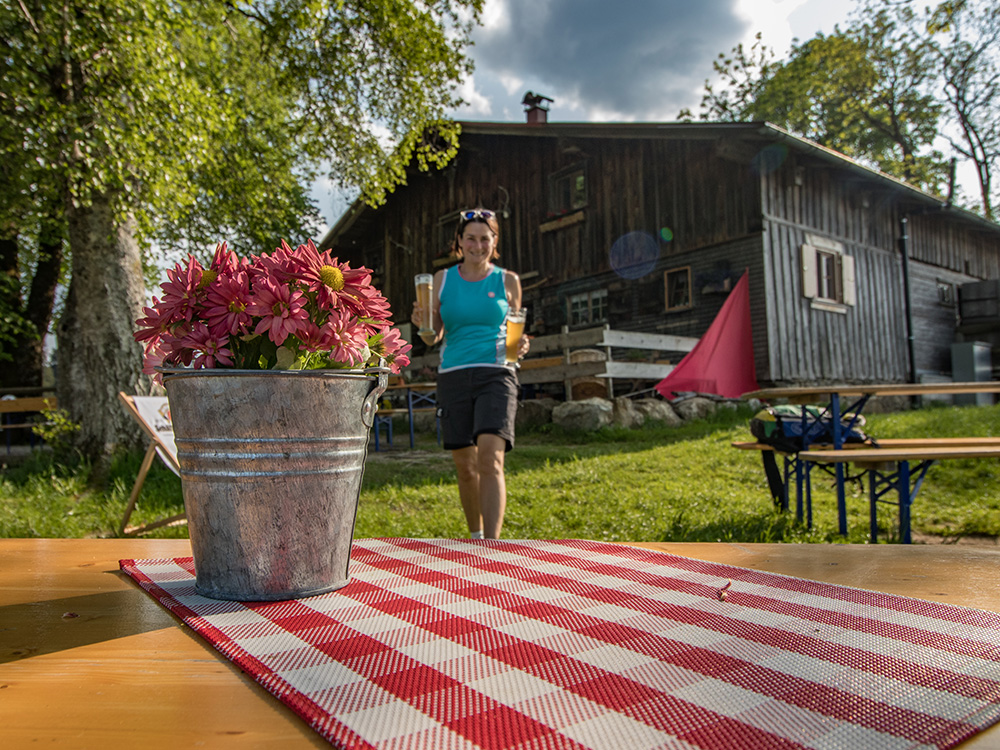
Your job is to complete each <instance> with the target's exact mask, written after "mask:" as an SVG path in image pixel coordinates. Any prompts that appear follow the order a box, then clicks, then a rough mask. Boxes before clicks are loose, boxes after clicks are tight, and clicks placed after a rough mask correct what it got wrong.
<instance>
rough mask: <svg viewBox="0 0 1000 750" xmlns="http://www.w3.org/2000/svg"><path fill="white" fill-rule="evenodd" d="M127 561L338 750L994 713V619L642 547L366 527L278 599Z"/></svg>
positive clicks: (952, 740)
mask: <svg viewBox="0 0 1000 750" xmlns="http://www.w3.org/2000/svg"><path fill="white" fill-rule="evenodd" d="M121 566H122V569H123V570H124V571H125V572H127V573H128V574H129V575H130V576H132V577H133V578H134V579H135V580H136V581H137V582H138V583H139V584H140V585H141V586H142V587H143V588H144V589H146V590H147V591H148V592H149V593H150V594H151V595H152V596H154V597H155V598H156V599H157V600H158V601H159V602H160V603H161V604H163V605H164V606H165V607H167V608H169V609H170V610H171V611H172V612H173V613H174V614H176V615H177V616H178V617H180V618H182V619H183V620H184V622H185V623H186V624H188V625H189V626H190V627H192V628H194V629H195V630H196V631H197V632H198V633H199V634H200V635H201V636H202V637H204V638H205V639H206V640H207V641H209V642H210V643H211V644H212V645H213V646H215V648H217V649H218V650H219V651H221V652H222V653H223V654H224V655H225V656H226V657H228V658H229V659H231V660H232V661H233V662H235V663H236V664H238V665H239V667H240V668H241V669H243V670H244V671H246V672H247V673H248V674H250V675H252V676H253V677H254V679H256V680H257V681H258V682H259V683H260V684H261V685H263V686H264V687H265V688H266V689H267V690H269V691H270V692H271V693H273V694H274V695H275V696H277V697H278V698H279V699H281V700H282V701H284V702H285V703H286V704H287V705H288V706H290V707H291V708H292V709H293V710H294V711H295V712H296V713H298V714H299V715H300V716H302V717H303V718H304V719H305V720H306V721H307V722H308V723H309V724H310V726H312V727H313V728H315V729H316V731H318V732H319V733H320V734H322V735H323V736H324V737H325V738H327V739H328V740H330V742H332V743H333V744H334V745H336V746H338V747H345V748H404V747H405V748H435V749H436V748H477V747H479V748H491V749H492V748H497V749H499V748H524V749H528V748H616V749H617V748H627V749H628V750H640V749H642V748H667V747H669V748H675V747H677V748H680V747H685V748H686V747H700V748H719V749H720V750H733V749H734V748H793V747H815V748H849V749H850V750H855V749H856V748H897V747H899V748H903V747H942V748H944V747H951V746H953V745H955V744H957V743H958V742H960V741H962V740H963V739H966V738H968V737H969V736H971V735H973V734H975V733H976V732H977V731H980V730H982V729H984V728H986V727H988V726H990V725H992V724H993V723H995V722H996V721H997V720H998V719H1000V615H997V614H993V613H989V612H982V611H978V610H970V609H962V608H958V607H952V606H948V605H944V604H936V603H931V602H925V601H920V600H916V599H905V598H902V597H897V596H891V595H888V594H879V593H874V592H869V591H861V590H857V589H850V588H845V587H841V586H833V585H828V584H823V583H816V582H813V581H807V580H802V579H797V578H789V577H787V576H780V575H775V574H770V573H762V572H759V571H754V570H747V569H743V568H735V567H731V566H726V565H718V564H714V563H707V562H702V561H698V560H690V559H686V558H681V557H675V556H672V555H667V554H663V553H659V552H654V551H650V550H645V549H638V548H633V547H626V546H619V545H613V544H603V543H600V542H586V541H573V540H566V541H501V542H482V541H469V540H440V539H439V540H426V539H424V540H421V539H360V540H356V541H355V543H354V548H353V552H352V557H351V583H350V584H349V585H348V586H346V587H345V588H342V589H340V590H339V591H335V592H331V593H329V594H324V595H321V596H316V597H310V598H306V599H300V600H297V601H286V602H270V603H236V602H222V601H217V600H213V599H207V598H204V597H201V596H198V595H196V594H195V593H194V577H193V567H192V562H191V559H190V558H178V559H175V560H122V561H121ZM730 582H731V583H730Z"/></svg>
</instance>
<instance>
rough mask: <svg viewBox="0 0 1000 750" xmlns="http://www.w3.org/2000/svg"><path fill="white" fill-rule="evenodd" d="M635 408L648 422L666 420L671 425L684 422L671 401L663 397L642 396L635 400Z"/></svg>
mask: <svg viewBox="0 0 1000 750" xmlns="http://www.w3.org/2000/svg"><path fill="white" fill-rule="evenodd" d="M635 408H636V410H637V411H638V412H639V413H640V414H642V415H643V417H644V418H645V421H646V422H664V423H666V424H667V425H668V426H670V427H678V426H680V424H681V422H682V420H681V418H680V417H679V416H677V412H675V411H674V407H672V406H671V405H670V402H669V401H665V400H664V399H662V398H640V399H638V400H637V401H636V402H635Z"/></svg>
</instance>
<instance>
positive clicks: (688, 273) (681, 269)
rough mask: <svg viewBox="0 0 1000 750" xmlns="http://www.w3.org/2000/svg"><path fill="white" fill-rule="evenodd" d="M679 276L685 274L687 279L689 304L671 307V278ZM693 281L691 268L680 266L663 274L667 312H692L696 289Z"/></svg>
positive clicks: (664, 303) (664, 302)
mask: <svg viewBox="0 0 1000 750" xmlns="http://www.w3.org/2000/svg"><path fill="white" fill-rule="evenodd" d="M677 274H685V275H686V277H687V302H686V303H685V304H682V305H671V304H670V277H671V276H675V275H677ZM693 283H694V282H693V280H692V278H691V266H678V267H677V268H668V269H667V270H666V271H664V272H663V307H664V309H665V310H666V311H667V312H672V311H674V310H690V309H691V308H692V307H694V287H693Z"/></svg>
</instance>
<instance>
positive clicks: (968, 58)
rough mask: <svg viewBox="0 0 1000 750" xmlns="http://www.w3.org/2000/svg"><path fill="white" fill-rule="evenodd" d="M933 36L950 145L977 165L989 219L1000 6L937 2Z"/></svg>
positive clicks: (997, 155)
mask: <svg viewBox="0 0 1000 750" xmlns="http://www.w3.org/2000/svg"><path fill="white" fill-rule="evenodd" d="M926 28H927V30H928V32H930V33H931V34H932V35H933V37H934V40H935V41H934V50H935V53H936V55H937V58H938V61H939V64H940V67H941V73H942V88H943V91H944V97H945V99H946V101H947V102H948V104H949V120H950V122H951V123H952V124H953V125H954V126H955V127H956V128H957V130H958V132H959V133H960V134H961V135H960V137H959V138H950V140H951V144H952V146H953V147H954V148H955V150H956V151H958V152H959V153H960V154H961V155H962V156H964V157H966V158H967V159H969V160H970V161H971V162H972V163H973V165H974V166H975V169H976V177H977V179H978V181H979V190H980V198H981V206H982V212H983V215H984V216H986V217H987V218H990V219H992V218H993V200H992V191H993V172H994V170H995V167H996V164H997V161H998V159H1000V6H998V5H997V4H996V3H995V2H993V1H992V0H990V1H989V2H983V1H980V2H975V0H952V1H951V2H944V3H940V4H939V5H938V6H937V7H936V8H935V9H933V11H932V12H930V14H929V16H928V18H927V20H926Z"/></svg>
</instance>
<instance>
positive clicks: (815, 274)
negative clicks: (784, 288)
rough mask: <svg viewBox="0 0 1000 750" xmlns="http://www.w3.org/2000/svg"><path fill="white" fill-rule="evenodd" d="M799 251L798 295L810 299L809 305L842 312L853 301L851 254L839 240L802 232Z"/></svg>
mask: <svg viewBox="0 0 1000 750" xmlns="http://www.w3.org/2000/svg"><path fill="white" fill-rule="evenodd" d="M801 253H802V295H803V296H804V297H807V298H809V299H810V300H812V303H813V305H812V306H813V307H815V308H819V309H826V310H832V311H834V312H846V309H847V308H848V307H852V306H854V305H855V304H857V280H856V278H855V265H854V258H853V257H852V256H850V255H847V254H846V253H845V252H844V246H843V245H842V244H841V243H839V242H835V241H833V240H829V239H827V238H825V237H817V236H815V235H806V243H805V244H804V245H802V250H801Z"/></svg>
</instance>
